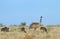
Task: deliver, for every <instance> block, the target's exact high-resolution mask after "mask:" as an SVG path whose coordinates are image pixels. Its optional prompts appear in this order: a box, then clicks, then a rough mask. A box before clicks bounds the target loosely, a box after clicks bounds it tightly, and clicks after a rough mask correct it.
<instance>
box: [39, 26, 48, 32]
mask: <svg viewBox="0 0 60 39" xmlns="http://www.w3.org/2000/svg"><path fill="white" fill-rule="evenodd" d="M40 29H41V30H43V32H47V29H46V28H45V27H41V28H40ZM47 33H48V32H47Z"/></svg>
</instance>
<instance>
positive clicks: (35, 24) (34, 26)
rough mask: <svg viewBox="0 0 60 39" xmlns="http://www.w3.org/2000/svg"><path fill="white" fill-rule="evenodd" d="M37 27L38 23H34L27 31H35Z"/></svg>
mask: <svg viewBox="0 0 60 39" xmlns="http://www.w3.org/2000/svg"><path fill="white" fill-rule="evenodd" d="M38 27H39V23H37V22H35V23H32V24H31V25H30V27H29V29H34V30H36V29H37V28H38Z"/></svg>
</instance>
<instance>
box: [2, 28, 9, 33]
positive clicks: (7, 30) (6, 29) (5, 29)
mask: <svg viewBox="0 0 60 39" xmlns="http://www.w3.org/2000/svg"><path fill="white" fill-rule="evenodd" d="M1 31H3V32H9V28H7V27H3V28H2V29H1Z"/></svg>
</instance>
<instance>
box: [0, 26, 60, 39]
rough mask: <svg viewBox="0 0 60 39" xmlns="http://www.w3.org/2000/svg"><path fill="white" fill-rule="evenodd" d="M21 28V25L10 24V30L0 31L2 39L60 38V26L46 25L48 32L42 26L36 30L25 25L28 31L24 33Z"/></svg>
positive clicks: (0, 38)
mask: <svg viewBox="0 0 60 39" xmlns="http://www.w3.org/2000/svg"><path fill="white" fill-rule="evenodd" d="M1 28H2V27H0V29H1ZM20 28H21V27H19V26H10V27H9V31H10V32H1V31H0V39H60V26H46V28H47V30H48V33H46V32H43V31H42V30H40V28H38V29H37V30H36V31H33V29H31V30H29V29H28V28H29V27H28V26H25V28H26V31H27V33H24V32H22V31H21V30H20Z"/></svg>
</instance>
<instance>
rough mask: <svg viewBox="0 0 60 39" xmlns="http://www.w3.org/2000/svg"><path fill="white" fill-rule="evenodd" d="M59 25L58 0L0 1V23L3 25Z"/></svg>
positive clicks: (59, 9)
mask: <svg viewBox="0 0 60 39" xmlns="http://www.w3.org/2000/svg"><path fill="white" fill-rule="evenodd" d="M40 16H43V18H42V24H43V25H51V24H53V25H59V24H60V18H59V17H60V0H0V23H2V24H4V25H10V24H16V25H19V24H20V23H21V22H26V23H27V25H30V24H31V23H32V22H39V21H40Z"/></svg>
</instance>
